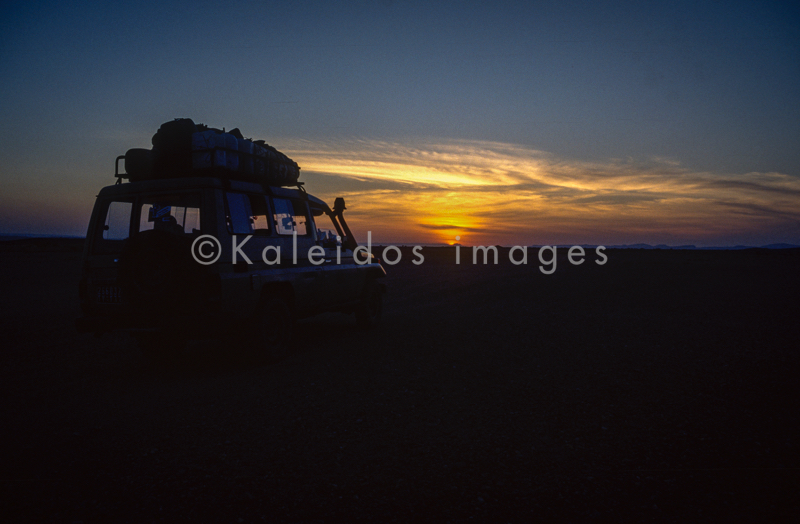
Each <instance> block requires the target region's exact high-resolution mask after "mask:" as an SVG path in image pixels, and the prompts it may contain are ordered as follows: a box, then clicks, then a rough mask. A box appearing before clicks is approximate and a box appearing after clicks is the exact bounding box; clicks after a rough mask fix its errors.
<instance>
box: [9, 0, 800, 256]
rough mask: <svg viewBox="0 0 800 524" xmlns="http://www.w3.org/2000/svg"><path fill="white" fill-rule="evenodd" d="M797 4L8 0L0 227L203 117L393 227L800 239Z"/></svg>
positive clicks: (63, 209) (501, 239)
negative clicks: (156, 137)
mask: <svg viewBox="0 0 800 524" xmlns="http://www.w3.org/2000/svg"><path fill="white" fill-rule="evenodd" d="M798 14H799V13H798V7H797V4H789V3H780V2H774V3H763V2H759V3H755V2H753V3H734V2H699V3H698V2H685V3H669V4H668V5H662V4H656V3H652V4H649V3H641V2H611V3H605V4H599V5H598V4H596V3H591V2H585V3H563V2H552V3H532V2H463V3H462V2H452V3H449V2H447V3H446V2H436V3H409V2H348V3H344V4H338V3H328V2H295V3H279V2H231V3H227V4H225V5H223V4H221V3H219V2H213V3H212V2H199V1H195V2H170V1H162V2H152V3H148V2H129V3H124V4H121V5H116V4H108V3H94V4H92V3H89V2H84V3H80V4H75V5H68V4H67V3H56V2H32V3H28V4H15V5H11V6H8V7H7V9H6V15H5V17H4V19H3V20H2V21H0V25H1V26H2V27H0V96H2V100H3V103H2V105H0V114H2V116H3V122H4V123H5V125H4V126H3V128H2V130H0V158H2V159H3V165H2V167H0V187H2V188H3V189H2V194H1V195H0V199H2V202H0V206H1V207H2V209H3V211H2V212H0V232H3V233H60V234H82V233H84V232H85V228H86V225H87V223H88V218H89V214H90V212H91V206H92V200H93V197H94V195H95V194H96V192H97V191H98V189H99V188H100V187H102V186H103V185H107V184H110V183H112V182H113V179H112V176H111V174H112V170H113V161H114V158H115V157H116V156H117V155H120V154H124V152H125V150H127V149H128V148H130V147H149V146H150V138H151V136H152V134H153V133H154V132H155V131H156V129H157V128H158V126H159V125H160V124H161V123H163V122H164V121H167V120H170V119H172V118H176V117H189V118H193V119H194V120H195V121H197V122H203V123H206V124H209V125H211V126H214V127H226V128H228V129H230V128H233V127H239V128H240V129H241V130H242V131H243V132H244V134H245V136H252V137H254V138H261V139H266V140H267V142H268V143H270V144H272V145H275V146H276V147H278V148H279V149H281V150H284V151H286V152H291V156H292V157H293V158H294V159H295V160H297V161H298V163H299V164H300V166H301V168H303V171H302V178H303V179H305V180H306V181H307V187H308V189H309V191H310V192H312V193H315V194H319V195H320V196H322V197H324V198H332V197H334V196H338V195H339V194H343V195H344V196H346V197H348V196H349V197H350V198H348V208H349V210H352V212H353V215H354V220H355V224H356V225H357V226H358V227H359V229H364V228H370V229H372V230H373V231H374V233H373V236H377V237H378V238H381V239H382V240H384V241H395V240H398V241H400V240H402V241H405V242H411V241H414V240H419V241H446V240H447V238H449V237H452V236H454V235H455V234H459V232H460V233H466V234H467V235H468V236H469V235H470V234H473V236H474V237H475V240H476V241H477V240H480V241H490V242H491V241H492V239H496V241H494V243H507V244H511V243H525V242H537V243H562V242H563V243H567V242H586V243H621V242H628V243H633V242H649V243H659V242H666V243H672V244H684V243H695V244H698V245H718V244H737V243H748V244H759V243H769V242H794V243H800V214H798V213H799V212H798V210H799V209H800V206H798V205H797V204H800V182H799V181H800V152H799V151H800V147H797V143H798V142H800V140H798V138H800V23H798V22H800V16H798ZM409 173H410V174H409ZM443 174H446V175H447V176H444V175H443ZM351 202H352V204H351ZM481 202H482V203H484V204H490V205H484V206H483V207H481V206H480V205H479V204H480V203H481ZM445 207H446V208H447V210H446V211H447V212H446V213H445V212H444V211H441V210H442V209H443V208H445ZM432 208H436V209H439V210H440V211H439V212H434V213H432V214H431V212H430V210H431V209H432ZM429 215H430V216H429ZM398 223H399V224H400V225H398ZM437 228H438V229H437ZM459 228H460V229H459ZM431 231H438V232H439V233H440V234H439V236H436V237H432V236H431Z"/></svg>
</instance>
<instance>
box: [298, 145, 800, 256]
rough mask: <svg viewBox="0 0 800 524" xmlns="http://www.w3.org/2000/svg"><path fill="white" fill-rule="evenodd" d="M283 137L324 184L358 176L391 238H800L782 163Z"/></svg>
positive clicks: (358, 212) (345, 184) (796, 190)
mask: <svg viewBox="0 0 800 524" xmlns="http://www.w3.org/2000/svg"><path fill="white" fill-rule="evenodd" d="M287 145H288V146H289V147H286V146H287ZM283 149H284V150H285V151H286V152H287V153H288V154H290V156H292V157H293V158H294V159H295V160H297V161H298V163H299V164H300V165H301V167H302V172H303V173H308V174H309V175H308V176H310V177H316V178H315V179H314V180H315V186H314V189H315V192H322V193H327V194H329V195H330V196H334V193H336V194H339V193H340V192H341V191H342V190H344V189H345V188H346V190H347V193H346V196H347V197H348V201H350V202H353V203H354V204H356V203H357V205H352V206H351V205H348V208H350V209H349V210H348V212H350V214H351V215H350V216H351V217H352V220H351V221H352V222H353V223H354V224H358V227H359V228H360V229H364V228H369V229H371V230H372V231H373V233H374V234H377V235H378V236H381V237H385V238H386V240H394V239H395V237H396V238H397V239H401V240H404V241H412V240H419V241H452V238H453V237H454V236H455V235H457V234H460V235H461V236H462V237H465V238H468V239H470V240H472V241H474V242H475V243H478V242H487V243H501V242H502V243H526V242H537V243H538V242H542V243H547V242H552V243H562V242H564V243H566V242H598V243H603V242H605V243H617V242H679V243H687V242H689V243H698V244H708V243H719V242H720V241H726V242H732V241H738V242H747V241H748V239H756V238H763V240H764V242H771V241H777V240H783V241H796V242H800V216H798V212H797V209H800V179H798V178H796V177H792V176H789V175H786V174H781V173H759V172H754V173H745V174H731V173H713V172H705V171H694V170H691V169H688V168H686V167H683V166H682V165H681V164H680V163H679V162H678V161H676V160H674V159H664V158H652V159H647V160H634V159H609V160H607V161H603V162H586V161H577V160H571V159H565V158H558V157H556V156H555V155H552V154H550V153H547V152H544V151H539V150H536V149H531V148H527V147H523V146H519V145H514V144H505V143H500V142H485V141H466V140H443V141H419V140H417V141H409V142H404V143H394V142H385V141H375V140H347V141H331V142H312V141H307V140H297V141H294V142H291V143H289V144H286V145H284V147H283ZM320 182H321V183H320ZM776 235H778V236H780V238H778V236H776ZM787 235H789V236H791V235H795V236H794V237H793V238H787Z"/></svg>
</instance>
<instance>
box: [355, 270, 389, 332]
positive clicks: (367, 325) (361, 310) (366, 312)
mask: <svg viewBox="0 0 800 524" xmlns="http://www.w3.org/2000/svg"><path fill="white" fill-rule="evenodd" d="M382 314H383V290H382V289H381V286H380V285H378V283H376V282H374V281H371V282H370V283H369V284H367V288H366V290H365V292H364V296H363V298H362V299H361V303H360V304H359V305H358V307H357V308H356V324H357V325H358V327H359V328H361V329H365V330H366V329H372V328H374V327H375V326H377V325H378V324H379V323H380V321H381V316H382Z"/></svg>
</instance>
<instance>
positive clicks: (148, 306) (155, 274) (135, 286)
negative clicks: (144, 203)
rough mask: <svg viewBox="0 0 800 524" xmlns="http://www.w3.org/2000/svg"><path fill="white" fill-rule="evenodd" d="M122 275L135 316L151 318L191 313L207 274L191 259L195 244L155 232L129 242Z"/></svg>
mask: <svg viewBox="0 0 800 524" xmlns="http://www.w3.org/2000/svg"><path fill="white" fill-rule="evenodd" d="M118 275H119V277H118V278H119V284H120V287H121V288H122V293H123V296H124V297H126V303H127V304H128V305H129V306H130V307H131V308H132V310H133V311H132V312H134V313H136V314H140V315H143V316H148V317H150V316H152V317H160V318H170V317H174V316H178V315H182V314H186V313H188V312H190V311H191V309H192V308H193V307H196V306H197V305H198V304H197V300H198V298H200V297H199V296H198V292H200V291H201V289H202V288H203V287H204V286H203V282H204V280H203V279H202V277H203V275H204V273H203V272H202V270H201V267H200V266H199V264H197V263H196V262H195V261H194V260H193V259H192V256H191V240H190V239H188V238H184V237H182V236H179V235H175V234H172V233H168V232H166V231H157V230H154V229H153V230H149V231H142V232H141V233H138V234H136V235H133V236H132V237H130V238H129V239H128V241H127V242H126V244H125V247H124V248H123V250H122V253H121V255H120V260H119V273H118ZM198 277H201V278H198Z"/></svg>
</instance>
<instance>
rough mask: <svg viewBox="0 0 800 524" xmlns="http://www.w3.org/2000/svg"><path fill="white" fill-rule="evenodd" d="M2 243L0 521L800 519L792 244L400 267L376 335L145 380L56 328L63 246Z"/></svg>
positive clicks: (326, 327) (119, 353) (70, 257)
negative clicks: (602, 259) (599, 258)
mask: <svg viewBox="0 0 800 524" xmlns="http://www.w3.org/2000/svg"><path fill="white" fill-rule="evenodd" d="M3 244H4V245H3V246H2V247H0V275H2V276H0V278H1V279H2V286H3V287H2V289H3V296H2V306H1V307H2V316H1V317H0V320H1V321H2V332H1V333H2V337H3V338H4V339H5V340H4V342H3V344H2V347H3V349H2V357H1V358H2V361H1V362H2V369H1V370H0V373H1V375H0V389H1V390H2V398H3V402H2V408H0V431H2V439H3V449H4V458H3V460H2V464H0V494H2V506H0V508H1V509H0V512H2V514H0V517H5V518H3V520H4V521H10V520H9V519H11V518H13V519H14V520H15V521H19V520H22V521H26V520H27V521H45V522H46V521H53V522H76V521H77V522H93V521H115V522H151V521H156V522H159V521H163V522H174V521H176V520H179V521H185V520H195V521H226V522H228V521H233V522H263V521H266V522H333V521H342V520H350V521H354V520H355V521H358V520H362V521H376V522H391V521H394V522H410V521H418V522H428V521H431V522H434V521H435V522H448V521H450V522H463V521H466V520H468V519H470V518H472V520H473V521H481V522H531V521H537V520H554V519H557V520H559V521H571V522H587V521H588V522H593V521H598V522H599V521H617V522H618V521H626V522H643V521H656V522H684V521H691V522H699V521H700V522H703V521H707V522H712V521H713V522H719V521H757V522H766V521H771V522H784V521H785V522H797V521H798V518H800V496H798V493H800V482H798V481H799V480H800V453H799V449H800V447H799V443H798V435H800V421H799V419H798V413H800V385H798V384H799V383H800V380H798V377H799V376H800V374H799V373H798V372H800V354H799V353H798V344H797V341H798V320H797V319H798V296H800V293H799V292H800V279H799V278H798V268H800V264H799V262H800V252H798V251H797V250H780V251H778V250H775V251H766V250H745V251H660V250H659V251H640V250H627V251H608V252H607V254H608V262H607V264H605V265H604V266H598V265H596V264H595V263H594V262H593V261H594V259H595V258H596V257H595V256H594V254H593V253H589V256H587V261H586V262H585V263H584V264H582V265H580V266H571V265H570V264H569V262H568V261H567V260H566V259H565V258H563V255H565V254H566V253H565V252H564V253H560V255H562V258H560V259H559V262H558V267H557V269H556V272H555V273H554V274H552V275H543V274H542V273H541V272H540V271H539V269H538V266H539V263H538V261H537V260H536V251H531V252H529V263H528V265H527V266H513V265H511V264H509V263H508V262H507V254H506V253H507V252H505V251H501V264H499V265H498V266H493V265H492V266H483V265H480V266H473V265H472V264H471V263H470V262H471V256H470V255H469V251H468V250H467V248H462V264H461V265H455V263H454V251H453V250H452V249H449V248H425V249H424V250H423V254H424V255H425V257H426V259H425V262H424V263H423V264H422V265H420V266H415V265H413V264H412V263H411V260H412V257H411V256H410V252H408V251H405V253H404V260H403V261H402V262H401V263H399V264H398V265H395V266H389V267H387V271H388V273H389V276H388V278H387V279H386V284H387V285H388V287H389V294H388V295H387V296H386V302H385V310H384V319H383V320H384V321H383V323H382V325H381V326H380V327H378V328H377V329H375V330H374V331H371V332H368V333H365V332H361V331H358V330H357V329H356V328H355V322H354V320H353V319H352V318H351V317H347V316H344V315H334V314H330V315H323V316H320V317H315V318H313V319H308V320H304V321H302V322H300V323H298V325H297V329H296V338H295V341H294V353H293V354H292V355H291V356H290V357H289V358H288V359H286V360H285V361H283V362H281V363H279V364H276V365H273V366H269V367H253V366H251V365H248V364H246V363H245V362H243V361H242V360H241V359H237V358H234V357H232V356H231V355H230V353H231V352H230V349H231V348H229V347H227V345H226V343H225V342H224V341H223V342H219V343H212V342H196V343H192V344H190V345H189V347H188V350H187V354H186V355H184V357H183V361H182V362H181V363H179V364H178V365H177V366H174V367H172V368H169V369H161V368H158V367H155V368H154V367H152V366H148V365H146V364H145V363H144V362H143V361H142V359H141V357H140V355H139V353H138V350H137V348H136V346H135V344H134V343H133V342H132V341H131V340H130V339H129V338H128V337H127V336H125V335H123V334H110V335H104V336H102V337H100V338H94V337H92V336H90V335H78V334H76V332H75V331H74V328H73V321H74V319H75V317H76V316H78V315H79V311H78V309H79V308H78V301H77V280H78V277H79V268H80V252H79V249H80V243H79V242H77V243H76V242H74V241H61V242H54V241H46V240H37V241H22V242H16V243H11V242H9V243H3ZM560 251H561V250H560Z"/></svg>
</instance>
